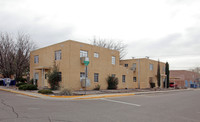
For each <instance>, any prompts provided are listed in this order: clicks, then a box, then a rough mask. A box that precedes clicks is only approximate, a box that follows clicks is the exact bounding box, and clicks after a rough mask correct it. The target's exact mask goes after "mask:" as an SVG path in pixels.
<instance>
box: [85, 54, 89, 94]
mask: <svg viewBox="0 0 200 122" xmlns="http://www.w3.org/2000/svg"><path fill="white" fill-rule="evenodd" d="M89 63H90V61H89V58H88V57H85V60H84V64H85V95H86V87H87V74H88V67H87V66H88V64H89Z"/></svg>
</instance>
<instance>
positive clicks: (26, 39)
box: [15, 33, 36, 79]
mask: <svg viewBox="0 0 200 122" xmlns="http://www.w3.org/2000/svg"><path fill="white" fill-rule="evenodd" d="M16 40H17V42H16V47H15V48H16V57H15V66H16V67H15V75H16V79H18V78H21V77H22V75H25V74H24V73H27V72H29V63H30V61H29V58H30V57H29V56H30V51H32V50H33V49H35V48H36V45H35V44H34V43H33V42H32V41H31V39H30V35H28V34H24V33H18V36H17V38H16Z"/></svg>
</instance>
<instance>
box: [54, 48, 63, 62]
mask: <svg viewBox="0 0 200 122" xmlns="http://www.w3.org/2000/svg"><path fill="white" fill-rule="evenodd" d="M54 54H55V60H56V61H57V60H61V59H62V51H61V50H56V51H55V52H54Z"/></svg>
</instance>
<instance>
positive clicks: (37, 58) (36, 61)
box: [34, 55, 39, 64]
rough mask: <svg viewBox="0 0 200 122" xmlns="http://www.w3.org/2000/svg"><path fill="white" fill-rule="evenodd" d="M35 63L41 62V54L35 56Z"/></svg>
mask: <svg viewBox="0 0 200 122" xmlns="http://www.w3.org/2000/svg"><path fill="white" fill-rule="evenodd" d="M34 63H35V64H38V63H39V56H38V55H36V56H34Z"/></svg>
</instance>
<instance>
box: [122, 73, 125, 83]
mask: <svg viewBox="0 0 200 122" xmlns="http://www.w3.org/2000/svg"><path fill="white" fill-rule="evenodd" d="M122 82H123V83H125V82H126V75H122Z"/></svg>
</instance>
